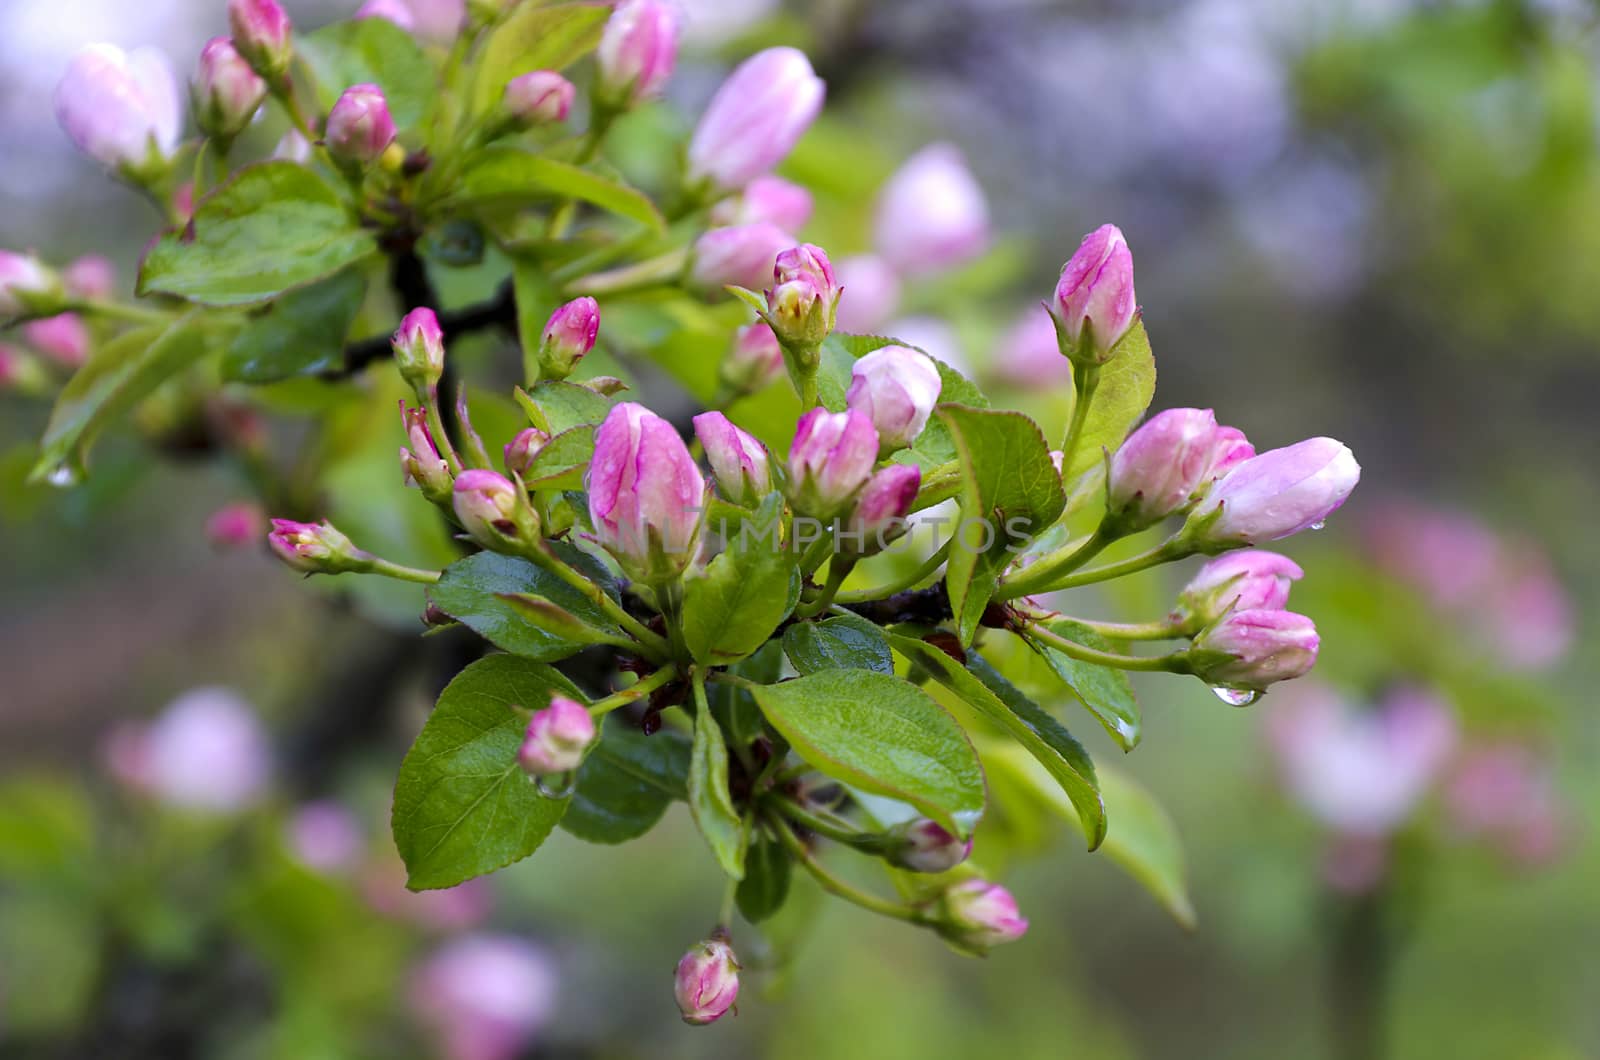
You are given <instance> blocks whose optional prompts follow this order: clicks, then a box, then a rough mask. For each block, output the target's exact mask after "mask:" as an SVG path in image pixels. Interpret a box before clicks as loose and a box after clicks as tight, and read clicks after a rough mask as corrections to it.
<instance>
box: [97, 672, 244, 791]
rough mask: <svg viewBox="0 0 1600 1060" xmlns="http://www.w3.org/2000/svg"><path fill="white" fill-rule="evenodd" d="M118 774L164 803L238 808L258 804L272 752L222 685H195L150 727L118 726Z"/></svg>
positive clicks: (235, 696)
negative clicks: (120, 727) (220, 686)
mask: <svg viewBox="0 0 1600 1060" xmlns="http://www.w3.org/2000/svg"><path fill="white" fill-rule="evenodd" d="M111 751H112V754H113V755H114V756H115V758H114V761H115V763H116V769H117V772H118V774H119V775H120V776H121V777H122V778H123V779H124V780H125V781H127V782H131V783H132V784H133V786H134V787H135V788H136V789H137V790H139V791H141V792H143V793H144V794H146V795H148V796H150V797H151V798H153V799H156V800H157V801H159V802H162V803H164V804H166V805H168V806H172V807H175V808H177V809H180V810H188V811H192V812H196V813H214V814H226V813H238V812H240V811H243V810H247V809H249V808H250V807H252V806H254V805H255V804H256V803H258V802H260V800H261V799H262V797H263V796H264V795H265V794H266V792H267V788H268V785H269V784H270V783H271V779H272V750H271V745H270V743H269V741H268V738H267V734H266V731H265V730H264V729H263V727H262V725H261V721H260V719H259V718H258V717H257V716H256V713H255V711H253V710H251V709H250V705H249V704H248V703H246V702H245V701H244V700H243V699H242V698H240V697H239V695H238V694H237V693H235V692H233V691H232V690H231V689H226V688H197V689H194V690H192V691H190V692H186V693H184V694H183V695H181V696H179V697H178V698H177V699H175V700H173V702H172V704H171V705H170V706H168V707H167V708H166V709H165V710H164V711H162V712H161V714H160V715H159V716H158V717H157V718H156V719H155V720H154V721H152V722H150V723H149V724H148V725H144V726H137V727H131V728H123V729H121V730H119V731H118V733H117V736H116V744H115V745H114V746H113V747H112V748H111Z"/></svg>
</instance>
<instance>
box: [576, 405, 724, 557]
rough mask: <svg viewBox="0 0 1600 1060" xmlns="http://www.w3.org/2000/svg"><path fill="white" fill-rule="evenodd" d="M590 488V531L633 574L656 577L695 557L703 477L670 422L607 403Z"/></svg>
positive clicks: (641, 409) (644, 410)
mask: <svg viewBox="0 0 1600 1060" xmlns="http://www.w3.org/2000/svg"><path fill="white" fill-rule="evenodd" d="M588 488H589V517H590V520H591V522H593V524H594V529H595V536H596V537H598V538H599V539H600V543H601V544H602V545H604V546H605V547H606V550H607V551H609V552H610V553H611V555H613V556H614V557H616V559H617V562H618V563H620V564H621V565H622V567H623V569H624V570H625V571H627V572H628V574H629V575H630V576H631V577H634V578H637V579H639V580H640V581H645V582H651V583H660V582H664V581H667V580H670V579H672V578H675V577H676V576H677V575H679V574H681V573H682V572H683V570H684V568H685V567H687V566H688V565H689V564H690V563H691V562H693V560H694V558H695V554H696V552H697V550H698V548H699V542H700V523H701V520H700V516H701V509H702V508H703V507H704V505H705V493H706V482H705V478H704V477H703V476H702V475H701V474H700V469H699V468H698V467H696V466H695V462H694V458H693V457H692V456H690V455H689V448H688V446H686V445H684V444H683V439H682V438H680V437H678V432H677V431H675V430H674V429H673V427H672V424H670V423H668V422H667V421H666V420H664V419H662V418H661V417H660V416H657V415H656V414H655V413H653V412H651V411H650V410H649V409H647V408H645V407H644V406H643V405H640V404H637V403H634V402H631V401H628V402H623V403H621V404H619V405H617V406H615V407H614V408H612V410H611V412H610V413H609V414H608V415H607V416H606V418H605V421H604V422H603V423H601V424H600V429H599V430H597V431H596V432H595V436H594V459H593V461H592V462H591V463H590V465H589V474H588Z"/></svg>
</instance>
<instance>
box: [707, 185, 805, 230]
mask: <svg viewBox="0 0 1600 1060" xmlns="http://www.w3.org/2000/svg"><path fill="white" fill-rule="evenodd" d="M811 208H812V202H811V192H809V191H807V190H806V189H805V188H803V187H801V186H800V185H799V184H796V183H795V182H794V181H792V180H784V179H783V178H782V177H775V176H772V175H770V174H769V175H767V176H764V177H757V178H756V179H755V180H752V181H751V182H750V184H749V186H748V187H746V188H745V189H744V191H743V192H742V193H741V194H739V195H735V196H733V197H732V198H729V199H724V200H723V201H721V202H719V203H718V204H717V205H716V206H715V207H714V208H713V209H712V211H711V221H712V223H713V224H719V225H750V224H759V223H761V222H762V221H765V222H767V223H768V224H774V225H777V226H778V227H779V228H781V229H783V230H784V231H785V232H798V231H800V229H802V228H804V227H805V226H806V222H807V221H809V220H811ZM789 245H790V246H793V245H794V241H793V240H790V241H789Z"/></svg>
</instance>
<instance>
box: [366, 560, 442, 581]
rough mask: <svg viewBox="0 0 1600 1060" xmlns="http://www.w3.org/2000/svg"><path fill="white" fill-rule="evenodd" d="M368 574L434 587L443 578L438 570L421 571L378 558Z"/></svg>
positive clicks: (373, 561)
mask: <svg viewBox="0 0 1600 1060" xmlns="http://www.w3.org/2000/svg"><path fill="white" fill-rule="evenodd" d="M366 573H369V574H381V575H383V576H384V577H385V578H394V579H396V580H398V581H403V582H416V583H418V584H419V585H432V584H433V583H434V582H437V581H438V580H439V579H440V578H441V577H443V574H442V573H441V572H439V571H436V570H419V569H418V568H416V567H407V566H404V565H402V564H399V563H391V562H390V561H389V560H386V559H380V558H379V557H377V556H373V557H372V566H371V567H369V568H367V571H366Z"/></svg>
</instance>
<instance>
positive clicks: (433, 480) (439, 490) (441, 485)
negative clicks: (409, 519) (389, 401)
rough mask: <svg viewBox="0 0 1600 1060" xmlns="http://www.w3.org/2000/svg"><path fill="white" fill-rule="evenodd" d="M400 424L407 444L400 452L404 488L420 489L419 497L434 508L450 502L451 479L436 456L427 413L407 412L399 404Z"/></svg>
mask: <svg viewBox="0 0 1600 1060" xmlns="http://www.w3.org/2000/svg"><path fill="white" fill-rule="evenodd" d="M400 420H401V423H402V424H403V425H404V426H405V430H406V441H407V443H409V444H408V446H407V447H405V448H402V449H401V450H400V467H401V470H402V471H403V472H404V476H405V478H404V481H405V484H406V485H408V486H412V485H414V486H416V487H417V488H419V489H421V490H422V495H423V496H424V497H427V498H428V499H429V500H430V501H433V502H434V503H435V504H443V503H444V502H446V501H451V500H453V498H454V490H455V477H454V476H453V475H452V474H451V473H450V464H449V462H448V461H446V460H445V458H444V455H443V454H442V453H440V452H439V445H438V443H437V442H436V441H435V440H434V437H433V431H432V429H431V428H429V426H428V413H427V411H426V410H425V409H420V408H416V409H413V408H407V407H406V405H405V403H404V402H401V403H400Z"/></svg>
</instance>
